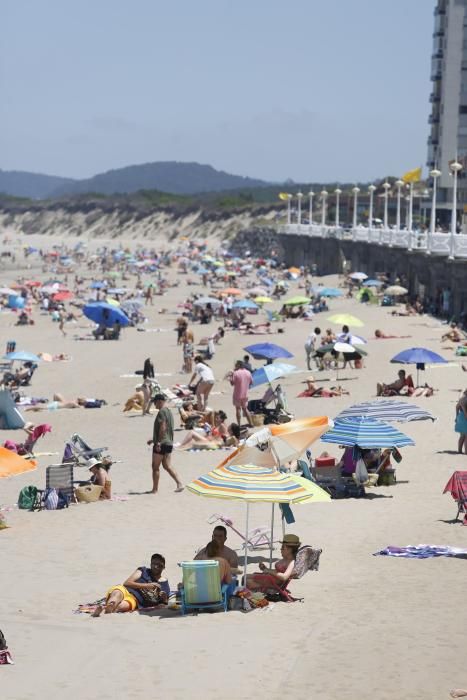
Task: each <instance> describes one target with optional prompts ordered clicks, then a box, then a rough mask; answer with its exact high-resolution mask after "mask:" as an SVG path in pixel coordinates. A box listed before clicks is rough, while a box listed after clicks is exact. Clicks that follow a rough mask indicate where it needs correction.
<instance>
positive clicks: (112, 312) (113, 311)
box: [83, 301, 130, 328]
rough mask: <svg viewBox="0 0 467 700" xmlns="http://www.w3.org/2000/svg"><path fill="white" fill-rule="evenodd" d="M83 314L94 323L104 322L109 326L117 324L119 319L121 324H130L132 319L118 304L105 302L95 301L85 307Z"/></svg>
mask: <svg viewBox="0 0 467 700" xmlns="http://www.w3.org/2000/svg"><path fill="white" fill-rule="evenodd" d="M83 314H84V315H85V316H86V318H89V319H90V320H91V321H94V323H98V324H102V325H104V326H106V327H107V328H110V327H111V326H113V325H115V323H116V322H117V321H118V322H119V323H120V325H121V326H128V325H129V323H130V321H129V320H128V316H125V314H124V313H123V311H121V309H120V308H119V307H118V306H113V305H111V304H105V303H104V302H100V301H98V302H94V303H91V304H86V306H84V307H83Z"/></svg>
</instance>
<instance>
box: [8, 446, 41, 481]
mask: <svg viewBox="0 0 467 700" xmlns="http://www.w3.org/2000/svg"><path fill="white" fill-rule="evenodd" d="M36 467H37V461H36V460H34V459H24V457H21V456H20V455H19V454H16V452H13V451H12V450H7V448H6V447H0V479H4V478H5V477H7V476H17V475H18V474H24V472H30V471H33V470H34V469H36Z"/></svg>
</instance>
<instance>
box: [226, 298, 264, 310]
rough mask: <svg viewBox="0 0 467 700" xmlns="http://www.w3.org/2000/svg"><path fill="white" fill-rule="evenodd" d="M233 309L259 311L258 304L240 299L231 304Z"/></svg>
mask: <svg viewBox="0 0 467 700" xmlns="http://www.w3.org/2000/svg"><path fill="white" fill-rule="evenodd" d="M232 308H233V309H259V306H258V304H255V302H254V301H251V300H250V299H241V300H240V301H236V302H235V303H234V304H232Z"/></svg>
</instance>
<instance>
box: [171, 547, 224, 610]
mask: <svg viewBox="0 0 467 700" xmlns="http://www.w3.org/2000/svg"><path fill="white" fill-rule="evenodd" d="M179 566H181V567H182V573H183V584H182V589H181V597H182V615H186V614H187V612H189V611H190V610H203V609H206V608H209V609H212V608H222V609H223V610H224V612H227V603H228V597H229V592H230V586H228V585H227V584H225V583H224V584H222V585H221V580H220V575H219V562H218V561H215V560H212V559H208V560H199V561H182V562H181V563H180V564H179Z"/></svg>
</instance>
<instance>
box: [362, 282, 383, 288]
mask: <svg viewBox="0 0 467 700" xmlns="http://www.w3.org/2000/svg"><path fill="white" fill-rule="evenodd" d="M382 286H383V283H382V282H381V281H380V280H365V287H382Z"/></svg>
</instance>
